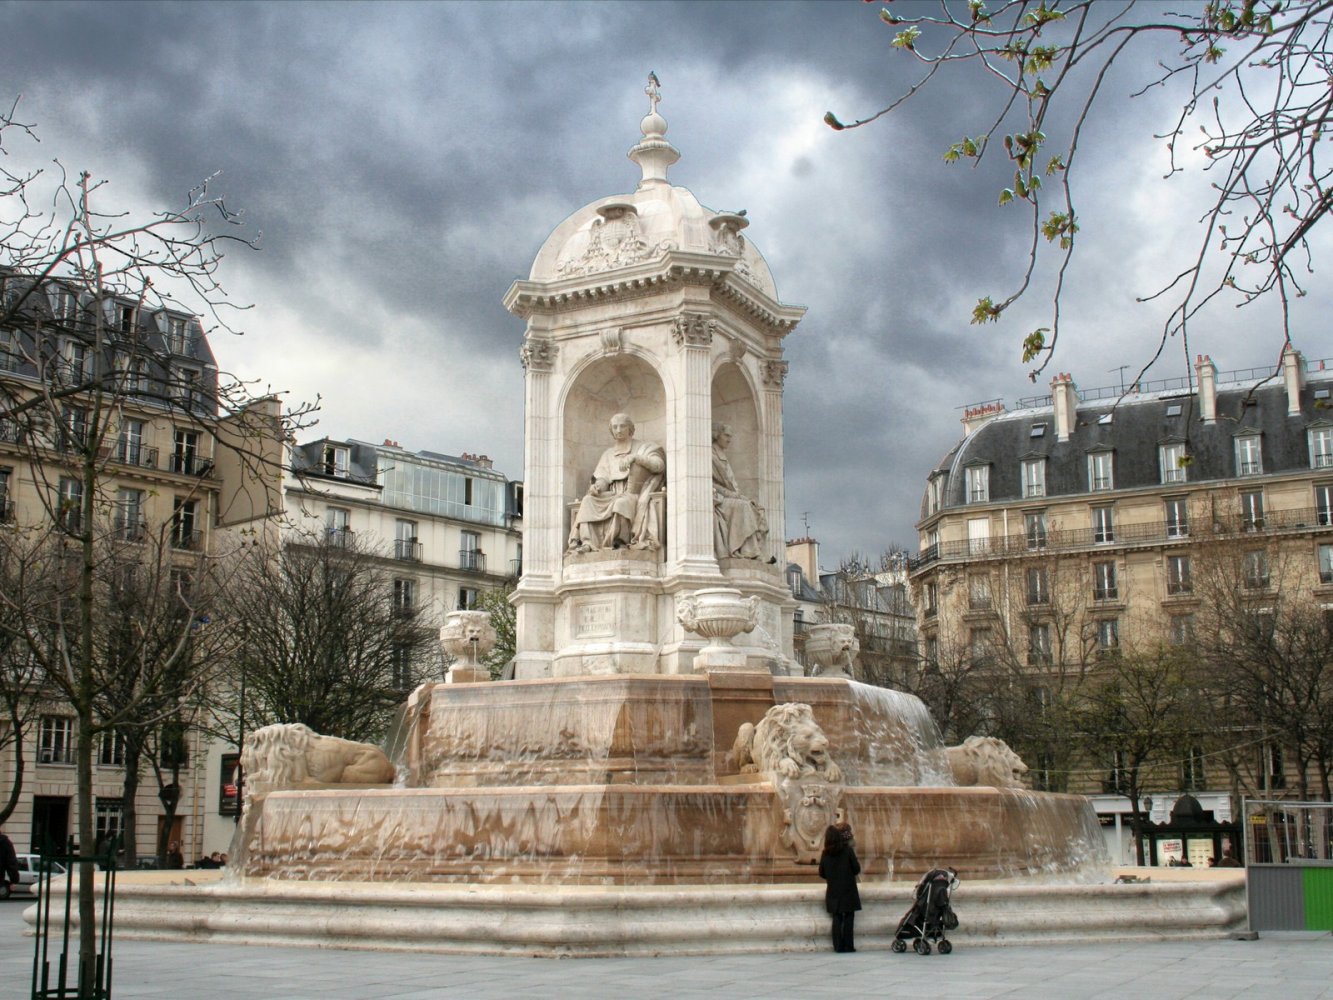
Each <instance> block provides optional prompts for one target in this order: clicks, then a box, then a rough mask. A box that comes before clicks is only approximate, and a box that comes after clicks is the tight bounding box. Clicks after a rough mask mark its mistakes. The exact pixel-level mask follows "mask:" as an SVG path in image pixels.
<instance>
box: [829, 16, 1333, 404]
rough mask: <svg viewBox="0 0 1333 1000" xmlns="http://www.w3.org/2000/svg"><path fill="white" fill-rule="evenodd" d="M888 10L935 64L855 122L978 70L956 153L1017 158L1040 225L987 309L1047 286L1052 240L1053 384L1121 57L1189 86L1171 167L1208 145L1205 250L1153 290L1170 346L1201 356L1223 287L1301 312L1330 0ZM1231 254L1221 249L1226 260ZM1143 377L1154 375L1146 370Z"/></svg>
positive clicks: (1048, 335) (1322, 206)
mask: <svg viewBox="0 0 1333 1000" xmlns="http://www.w3.org/2000/svg"><path fill="white" fill-rule="evenodd" d="M880 17H881V18H882V20H883V21H884V22H886V23H887V24H888V25H890V26H891V29H892V30H893V31H894V32H895V34H894V36H893V39H892V45H893V48H894V49H895V50H897V51H899V52H902V53H904V54H905V55H906V56H908V57H909V58H912V59H914V60H916V62H917V63H918V64H919V65H920V67H921V69H922V72H921V74H920V76H919V78H918V79H917V80H916V81H915V82H914V83H913V84H911V85H910V86H909V87H908V88H907V89H906V90H905V91H904V92H902V93H901V94H900V95H899V96H898V97H896V98H895V99H893V100H892V101H891V102H890V103H889V104H888V106H887V107H885V108H883V109H882V110H880V111H879V112H877V113H875V114H873V115H870V116H869V117H867V118H865V119H862V120H860V121H855V122H853V123H851V124H849V125H844V124H843V123H842V122H840V121H839V120H838V118H837V116H835V115H834V114H833V113H832V112H829V113H828V114H827V115H826V116H825V121H826V122H827V123H828V124H829V125H830V126H831V127H833V128H834V129H838V130H841V129H844V128H857V127H860V126H863V125H867V124H869V123H871V122H874V121H876V120H878V119H879V118H881V117H883V116H885V115H888V114H891V113H892V112H893V111H895V110H896V109H898V108H900V107H902V106H903V105H904V104H905V103H906V102H907V101H909V100H910V99H911V98H912V97H913V96H915V95H916V94H918V93H921V92H922V91H923V90H926V89H929V88H932V87H939V86H942V85H943V84H941V83H938V82H937V81H936V78H937V77H939V76H941V75H942V74H944V73H946V72H947V71H950V70H953V71H963V70H971V71H972V72H973V73H974V74H975V73H978V72H979V73H980V74H981V75H980V77H974V82H973V83H972V84H971V87H972V92H973V94H974V96H975V97H976V100H969V101H962V102H955V106H956V107H957V108H958V109H959V117H961V116H962V115H964V114H966V115H969V116H974V117H973V119H972V122H973V123H971V124H966V125H963V126H962V127H961V128H960V131H962V130H966V131H965V134H963V135H962V136H961V137H960V138H959V139H958V140H957V141H956V142H954V143H953V144H951V145H950V146H949V148H948V149H947V150H945V151H944V160H945V162H947V163H956V162H968V163H971V164H972V165H974V166H976V167H983V164H989V163H991V161H992V160H994V159H995V157H996V155H998V156H999V160H998V164H997V168H998V171H999V173H1000V174H1002V175H1003V176H1004V180H1002V181H999V182H998V184H997V186H998V187H999V189H1000V192H999V202H1000V204H1001V205H1012V206H1021V207H1022V208H1023V209H1024V210H1025V215H1026V220H1027V222H1026V225H1027V228H1028V231H1029V236H1028V246H1027V259H1026V266H1025V267H1024V269H1023V272H1022V275H1021V278H1020V279H1019V281H1018V282H1017V285H1016V287H1015V288H1013V289H1012V290H1011V291H1009V293H1008V294H1005V295H998V296H991V295H987V296H983V297H982V298H981V299H980V300H979V301H978V302H977V304H976V307H975V309H974V311H973V315H972V322H973V323H990V322H996V321H998V320H999V319H1000V317H1001V315H1002V314H1003V313H1004V312H1005V311H1006V310H1007V309H1008V308H1009V307H1010V306H1012V305H1013V304H1014V303H1015V302H1016V301H1018V299H1019V298H1020V297H1022V296H1023V295H1024V294H1025V293H1026V292H1027V291H1028V289H1029V288H1030V287H1031V285H1032V283H1033V280H1034V276H1035V275H1036V274H1037V272H1038V270H1039V268H1040V267H1044V262H1045V261H1046V259H1047V258H1046V251H1045V250H1043V247H1044V246H1048V247H1050V248H1051V251H1052V252H1053V254H1054V257H1053V260H1052V264H1051V266H1050V270H1051V277H1052V278H1053V281H1054V289H1055V290H1054V294H1053V301H1052V303H1051V309H1050V318H1049V320H1048V321H1047V325H1044V326H1042V327H1040V328H1038V329H1035V330H1032V331H1030V332H1028V333H1026V334H1025V335H1024V336H1023V340H1022V353H1023V359H1024V361H1036V362H1038V364H1037V366H1036V368H1035V369H1034V370H1033V371H1032V373H1031V374H1032V378H1033V380H1034V381H1035V380H1036V377H1037V375H1038V374H1039V373H1040V372H1042V371H1043V370H1044V369H1045V368H1046V366H1047V365H1048V364H1050V361H1051V358H1052V356H1053V354H1054V350H1055V346H1056V342H1057V341H1058V339H1059V336H1060V331H1061V296H1062V291H1063V289H1064V282H1065V278H1066V275H1067V272H1068V269H1069V266H1070V260H1071V258H1072V256H1073V254H1074V251H1075V249H1076V248H1077V247H1078V246H1079V245H1080V244H1081V243H1082V241H1083V239H1084V235H1081V234H1080V226H1081V222H1082V216H1081V215H1080V214H1079V211H1078V209H1077V205H1076V202H1077V200H1078V193H1079V189H1078V177H1079V176H1080V168H1081V166H1082V163H1083V161H1084V160H1086V154H1081V148H1080V147H1081V145H1082V144H1083V142H1084V138H1085V133H1086V132H1088V131H1090V130H1091V128H1092V127H1093V126H1094V125H1096V124H1097V123H1098V121H1099V120H1100V111H1101V109H1102V106H1103V105H1104V104H1105V103H1106V101H1108V100H1114V99H1115V98H1113V97H1110V96H1108V93H1107V92H1108V90H1109V87H1108V80H1110V79H1113V78H1114V76H1115V74H1114V73H1113V71H1118V70H1129V71H1130V72H1135V71H1137V72H1138V90H1137V91H1136V92H1135V94H1134V96H1136V97H1137V96H1140V95H1142V94H1145V93H1147V92H1150V91H1155V90H1164V91H1168V92H1173V93H1178V94H1179V97H1180V110H1179V113H1178V115H1177V116H1175V117H1174V119H1172V120H1171V121H1169V122H1167V123H1166V124H1165V126H1164V128H1163V130H1162V132H1161V133H1160V134H1158V135H1157V136H1156V138H1158V139H1160V140H1162V141H1163V142H1164V143H1165V146H1166V150H1167V152H1168V154H1169V157H1170V167H1169V173H1168V176H1171V175H1174V174H1179V173H1184V172H1185V171H1187V170H1188V169H1190V167H1189V166H1188V164H1189V161H1190V160H1191V159H1193V158H1194V157H1196V156H1201V157H1202V160H1203V164H1204V165H1203V167H1202V171H1201V173H1202V174H1203V175H1204V179H1205V180H1206V182H1207V183H1208V191H1209V192H1210V198H1211V201H1210V202H1209V204H1208V207H1207V209H1206V210H1205V212H1204V214H1203V217H1202V218H1201V219H1200V225H1199V231H1198V235H1197V239H1196V242H1195V249H1194V250H1193V251H1192V252H1191V254H1190V256H1189V257H1188V259H1187V260H1185V261H1184V262H1183V263H1182V265H1181V267H1180V270H1179V272H1178V273H1176V274H1173V275H1170V276H1169V278H1168V280H1167V281H1166V282H1165V283H1164V284H1163V285H1162V286H1161V287H1158V288H1156V289H1152V290H1150V291H1149V292H1148V293H1147V294H1145V295H1144V296H1143V298H1144V299H1145V300H1150V299H1157V298H1164V297H1170V298H1171V301H1172V303H1173V310H1172V312H1171V314H1170V316H1169V317H1168V319H1167V320H1166V322H1165V323H1164V325H1163V329H1162V332H1161V341H1160V343H1159V345H1158V348H1157V353H1156V354H1155V355H1154V357H1153V358H1152V359H1151V360H1150V361H1149V362H1148V363H1147V364H1146V365H1144V367H1143V371H1146V370H1147V368H1148V367H1149V365H1151V364H1152V362H1153V361H1155V360H1156V358H1157V356H1159V355H1160V354H1161V352H1162V350H1163V348H1164V347H1165V345H1166V342H1167V340H1168V339H1169V338H1170V337H1171V336H1173V335H1175V334H1179V335H1180V336H1181V340H1182V349H1183V351H1184V354H1185V357H1186V359H1187V362H1188V359H1189V357H1190V351H1189V344H1188V339H1187V332H1188V326H1189V324H1190V322H1191V321H1192V320H1193V319H1194V318H1195V317H1196V316H1197V315H1198V314H1199V313H1200V311H1201V310H1203V309H1204V308H1205V307H1207V306H1209V305H1210V304H1213V303H1215V302H1233V303H1235V304H1238V305H1243V304H1246V303H1249V302H1252V301H1254V300H1255V299H1256V298H1259V297H1261V296H1265V295H1267V294H1269V293H1273V294H1276V295H1277V296H1278V298H1279V301H1280V304H1281V310H1282V317H1283V335H1284V338H1285V339H1286V340H1288V341H1289V340H1290V330H1289V328H1288V326H1287V323H1288V319H1289V314H1288V309H1289V305H1290V302H1291V300H1292V299H1293V298H1295V297H1297V296H1300V295H1303V294H1304V293H1305V288H1306V281H1307V280H1308V279H1307V278H1306V275H1307V274H1309V273H1312V271H1311V266H1312V260H1311V256H1310V243H1309V240H1310V235H1311V233H1312V231H1313V230H1314V229H1315V227H1316V226H1317V225H1319V224H1320V223H1321V222H1322V221H1323V220H1324V219H1325V218H1326V217H1327V215H1328V213H1329V208H1330V202H1331V201H1333V186H1330V180H1331V178H1330V172H1329V171H1330V167H1329V164H1328V163H1327V161H1326V158H1325V157H1322V156H1320V155H1319V149H1320V147H1319V142H1320V140H1321V139H1323V138H1325V136H1326V135H1327V132H1328V128H1329V125H1330V119H1331V118H1333V98H1330V94H1329V89H1328V77H1329V72H1330V52H1331V51H1333V46H1330V44H1329V42H1330V38H1329V34H1330V30H1331V28H1333V2H1330V0H1281V2H1279V0H1210V2H1207V3H1196V4H1187V5H1178V6H1176V7H1170V8H1168V7H1166V6H1163V5H1162V4H1160V3H1159V2H1155V0H1154V2H1147V3H1135V2H1132V0H1131V2H1124V3H1119V2H1113V3H1107V2H1106V0H1099V2H1096V3H1094V2H1092V0H1069V2H1062V0H1036V2H1034V0H1001V2H999V3H996V4H994V6H993V7H988V6H987V5H986V4H985V3H984V2H983V0H966V2H963V0H939V3H938V5H937V6H935V5H929V6H928V5H926V4H923V3H912V4H909V3H903V2H898V3H890V4H888V5H887V6H885V7H884V8H882V9H881V11H880ZM1215 254H1216V255H1220V256H1217V257H1216V264H1215V265H1214V259H1215ZM1140 374H1142V372H1141V373H1140Z"/></svg>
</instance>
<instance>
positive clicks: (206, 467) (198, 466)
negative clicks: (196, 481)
mask: <svg viewBox="0 0 1333 1000" xmlns="http://www.w3.org/2000/svg"><path fill="white" fill-rule="evenodd" d="M171 471H172V472H177V473H179V474H180V475H182V476H200V477H203V476H207V475H208V474H209V473H211V472H212V471H213V463H212V462H210V461H208V460H207V459H205V458H201V457H199V456H198V455H191V454H188V453H185V454H181V453H179V452H178V453H176V454H173V455H172V456H171Z"/></svg>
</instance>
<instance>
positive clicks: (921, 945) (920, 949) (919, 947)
mask: <svg viewBox="0 0 1333 1000" xmlns="http://www.w3.org/2000/svg"><path fill="white" fill-rule="evenodd" d="M912 947H913V948H914V949H915V950H916V953H917V954H918V955H929V954H930V942H929V941H927V940H926V939H925V938H917V939H916V940H915V941H913V942H912Z"/></svg>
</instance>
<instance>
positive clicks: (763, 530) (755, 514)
mask: <svg viewBox="0 0 1333 1000" xmlns="http://www.w3.org/2000/svg"><path fill="white" fill-rule="evenodd" d="M730 444H731V428H730V427H729V426H728V425H726V424H719V423H714V424H713V549H714V551H715V552H716V554H717V557H718V558H719V559H762V558H764V555H765V554H766V553H767V552H768V515H767V514H765V513H764V508H763V507H761V506H759V504H758V503H756V502H755V501H754V500H751V499H750V498H749V497H747V496H746V495H745V494H744V493H742V492H741V491H740V489H739V487H737V485H736V474H735V473H734V472H732V470H731V462H730V461H728V460H727V453H726V449H727V447H728V446H729V445H730ZM768 561H769V562H775V561H776V558H775V557H773V556H771V555H770V556H769V560H768Z"/></svg>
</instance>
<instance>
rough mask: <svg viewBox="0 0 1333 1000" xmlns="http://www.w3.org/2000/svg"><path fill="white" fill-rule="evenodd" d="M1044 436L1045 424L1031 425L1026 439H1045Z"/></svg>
mask: <svg viewBox="0 0 1333 1000" xmlns="http://www.w3.org/2000/svg"><path fill="white" fill-rule="evenodd" d="M1045 436H1046V425H1045V424H1033V425H1032V430H1031V431H1029V432H1028V437H1034V438H1039V437H1045Z"/></svg>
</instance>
